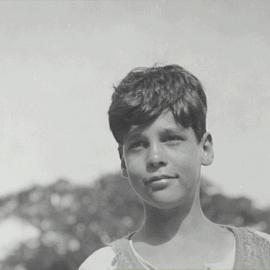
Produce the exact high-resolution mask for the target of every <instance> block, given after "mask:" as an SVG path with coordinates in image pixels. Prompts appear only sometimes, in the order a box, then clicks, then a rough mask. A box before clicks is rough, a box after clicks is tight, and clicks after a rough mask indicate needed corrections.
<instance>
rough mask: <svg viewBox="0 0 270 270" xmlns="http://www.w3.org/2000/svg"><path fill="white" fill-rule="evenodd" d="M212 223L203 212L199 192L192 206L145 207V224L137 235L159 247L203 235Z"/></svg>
mask: <svg viewBox="0 0 270 270" xmlns="http://www.w3.org/2000/svg"><path fill="white" fill-rule="evenodd" d="M210 224H212V223H211V221H209V220H208V219H207V218H206V217H205V215H204V214H203V212H202V209H201V204H200V196H199V190H197V191H196V193H195V196H194V199H193V202H192V204H189V205H181V206H178V207H175V208H171V209H160V208H155V207H152V206H149V205H145V206H144V223H143V225H142V227H141V228H140V230H139V231H138V233H137V237H136V238H137V239H138V240H144V241H147V242H148V243H149V244H153V245H158V244H161V243H165V242H167V241H169V240H170V239H172V238H175V237H178V236H180V237H183V236H185V237H189V236H192V235H193V236H194V235H198V234H200V233H202V232H203V231H204V230H205V228H206V227H208V226H209V225H210Z"/></svg>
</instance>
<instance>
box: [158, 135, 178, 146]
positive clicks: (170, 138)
mask: <svg viewBox="0 0 270 270" xmlns="http://www.w3.org/2000/svg"><path fill="white" fill-rule="evenodd" d="M162 141H163V142H165V143H167V144H171V145H175V144H179V143H180V142H181V141H183V138H182V137H181V136H179V135H167V136H166V137H164V138H163V139H162Z"/></svg>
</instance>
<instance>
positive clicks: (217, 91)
mask: <svg viewBox="0 0 270 270" xmlns="http://www.w3.org/2000/svg"><path fill="white" fill-rule="evenodd" d="M269 29H270V2H269V1H267V0H261V1H254V0H253V1H252V0H237V1H232V0H226V1H225V0H219V1H214V0H212V1H209V0H193V1H185V0H182V1H121V0H118V1H1V2H0V40H1V42H0V63H1V65H0V74H1V76H0V77H1V79H0V179H1V181H0V195H4V194H7V193H10V192H15V191H18V190H21V189H25V188H27V187H29V186H31V185H33V184H42V185H43V184H44V185H46V184H49V183H52V182H54V181H55V180H57V179H59V178H65V179H68V180H70V181H72V182H74V183H79V184H86V185H88V184H91V183H92V182H93V181H94V180H95V179H97V178H98V177H99V176H100V175H103V174H106V173H109V172H115V171H117V170H118V169H119V168H120V162H119V159H118V154H117V145H116V143H115V141H114V139H113V137H112V135H111V133H110V131H109V127H108V119H107V111H108V106H109V104H110V99H111V94H112V92H113V85H117V83H119V82H120V80H121V79H122V78H123V77H124V76H125V75H126V74H127V72H128V71H130V70H131V69H132V68H135V67H139V66H153V65H154V64H160V65H166V64H174V63H175V64H178V65H180V66H183V67H185V68H186V69H187V70H189V71H191V72H192V73H193V74H194V75H195V76H197V77H198V78H199V79H200V80H201V82H202V84H203V85H204V88H205V91H206V94H207V97H208V107H209V109H208V123H207V126H208V130H209V131H210V132H211V133H212V136H213V141H214V150H215V161H214V163H213V164H212V165H211V166H209V167H205V168H203V170H202V173H203V175H204V176H206V177H207V178H208V179H209V180H210V181H212V182H213V183H214V184H216V185H217V186H219V187H220V189H221V190H222V191H223V192H225V193H226V194H228V195H232V196H236V195H245V196H249V197H250V198H251V199H253V200H254V202H255V203H256V204H258V205H260V206H265V205H270V196H269V193H270V191H269V190H270V179H269V164H270V144H269V137H270V127H269V124H270V77H269V74H268V73H269V70H270V52H269V44H270V30H269Z"/></svg>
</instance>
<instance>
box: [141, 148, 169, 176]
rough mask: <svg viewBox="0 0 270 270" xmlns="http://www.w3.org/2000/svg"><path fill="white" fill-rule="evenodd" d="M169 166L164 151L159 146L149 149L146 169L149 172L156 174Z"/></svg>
mask: <svg viewBox="0 0 270 270" xmlns="http://www.w3.org/2000/svg"><path fill="white" fill-rule="evenodd" d="M166 165H167V160H166V157H165V153H164V150H163V149H162V147H160V146H159V145H158V144H153V145H151V146H150V147H149V148H148V152H147V160H146V167H147V171H149V172H154V171H157V170H158V169H159V168H160V167H164V166H166Z"/></svg>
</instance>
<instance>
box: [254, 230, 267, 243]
mask: <svg viewBox="0 0 270 270" xmlns="http://www.w3.org/2000/svg"><path fill="white" fill-rule="evenodd" d="M253 232H254V233H255V234H257V235H259V236H261V237H262V238H264V239H265V240H267V241H268V242H269V243H270V234H268V233H264V232H259V231H253Z"/></svg>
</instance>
